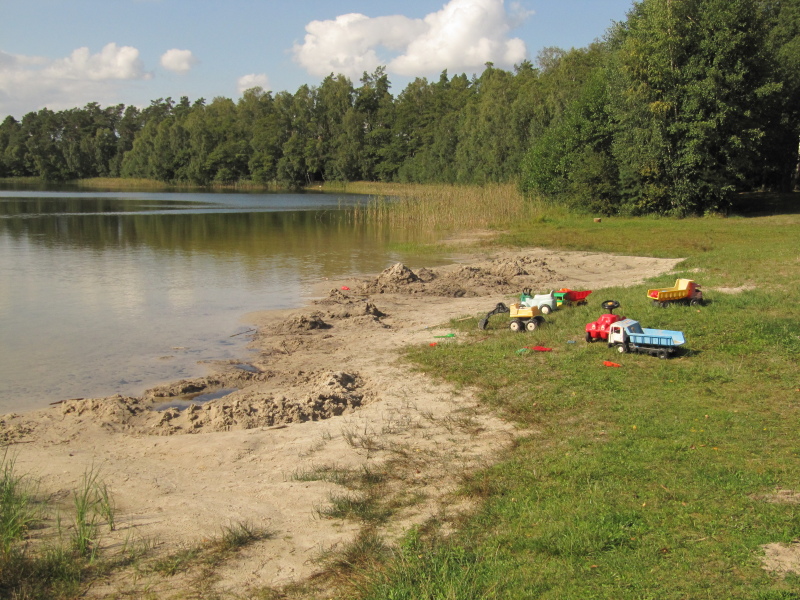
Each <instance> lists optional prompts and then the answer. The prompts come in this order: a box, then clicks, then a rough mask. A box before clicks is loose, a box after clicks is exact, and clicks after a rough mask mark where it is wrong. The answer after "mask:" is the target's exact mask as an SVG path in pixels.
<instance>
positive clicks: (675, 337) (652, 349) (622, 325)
mask: <svg viewBox="0 0 800 600" xmlns="http://www.w3.org/2000/svg"><path fill="white" fill-rule="evenodd" d="M685 341H686V340H684V337H683V332H682V331H669V330H666V329H642V326H641V325H639V321H634V320H633V319H623V320H622V321H617V322H616V323H613V324H612V325H611V328H610V329H609V331H608V345H609V347H611V346H616V347H617V350H618V351H619V352H620V353H623V354H624V353H625V352H646V353H647V354H651V355H654V356H658V357H659V358H667V357H668V356H669V355H670V354H672V353H673V352H675V351H676V350H678V348H679V347H680V346H681V345H683V343H684V342H685Z"/></svg>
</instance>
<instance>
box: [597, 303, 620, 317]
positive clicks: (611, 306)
mask: <svg viewBox="0 0 800 600" xmlns="http://www.w3.org/2000/svg"><path fill="white" fill-rule="evenodd" d="M600 306H601V307H602V308H604V309H606V310H607V311H608V312H609V314H612V315H613V314H614V310H615V309H617V308H619V302H617V301H616V300H605V301H604V302H603V303H602V304H601V305H600Z"/></svg>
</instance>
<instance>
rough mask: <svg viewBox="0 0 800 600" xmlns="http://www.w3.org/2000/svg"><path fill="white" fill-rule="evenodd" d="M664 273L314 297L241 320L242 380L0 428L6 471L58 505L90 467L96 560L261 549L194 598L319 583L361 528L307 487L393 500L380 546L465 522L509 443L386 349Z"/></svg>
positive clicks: (500, 266) (570, 257)
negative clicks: (503, 307)
mask: <svg viewBox="0 0 800 600" xmlns="http://www.w3.org/2000/svg"><path fill="white" fill-rule="evenodd" d="M678 262H680V259H674V260H672V259H653V258H641V257H630V256H610V255H601V254H596V253H585V252H578V253H557V254H555V253H553V252H550V251H545V250H541V249H535V248H534V249H528V250H525V251H515V252H496V253H494V254H491V255H481V256H473V257H472V258H471V259H470V260H468V261H464V262H460V263H458V264H453V265H449V266H447V267H441V268H436V269H430V270H428V269H420V270H418V271H417V272H411V271H409V270H408V269H406V268H404V267H403V266H402V265H395V266H393V267H391V268H389V269H387V270H386V271H384V272H383V273H381V274H380V275H379V276H377V277H372V278H364V279H362V280H357V281H356V280H354V281H346V282H337V283H335V284H334V283H332V282H328V283H326V284H325V285H326V286H328V287H327V289H326V290H325V292H324V293H321V298H320V299H319V300H317V301H315V302H313V303H312V304H310V305H309V306H306V307H304V308H303V309H300V310H293V311H280V312H268V313H259V314H254V315H249V316H248V317H247V321H248V322H251V323H252V324H253V328H254V334H253V340H252V344H253V347H254V348H255V350H256V353H255V358H254V359H253V360H249V361H248V363H247V364H246V365H244V364H218V365H214V366H213V369H212V370H211V372H210V373H209V375H208V376H206V377H204V378H200V379H197V380H192V381H181V382H176V383H173V384H170V385H166V386H162V387H159V388H156V389H153V390H150V391H148V392H147V393H146V394H145V395H144V396H142V397H139V398H130V397H121V396H115V397H110V398H99V399H80V400H70V401H66V402H63V403H61V404H58V405H55V406H53V407H51V408H49V409H46V410H41V411H36V412H31V413H26V414H9V415H4V416H2V417H0V439H1V440H4V441H5V443H7V444H9V445H10V452H11V453H12V455H13V456H14V457H15V460H16V468H17V469H18V470H19V471H21V472H25V473H29V474H30V475H32V476H34V477H36V478H37V479H38V480H39V482H40V487H41V490H42V491H43V492H46V493H48V494H51V495H52V496H53V497H54V498H57V499H58V498H61V499H62V500H63V501H64V504H65V506H66V505H67V504H68V503H69V502H70V501H71V490H73V489H75V488H77V487H80V485H81V480H82V478H83V476H84V473H86V472H87V470H88V469H91V470H92V471H93V472H95V473H99V475H100V479H101V480H102V481H103V482H105V484H106V485H107V486H108V488H109V489H110V491H111V493H112V494H113V497H114V498H115V501H116V507H117V515H116V521H117V529H116V531H113V532H110V531H107V530H106V531H104V532H103V538H102V539H101V540H100V543H101V545H102V547H103V551H104V553H106V554H109V553H113V552H115V551H119V550H120V549H122V548H123V547H127V548H130V547H131V546H132V545H133V544H136V543H140V544H141V545H142V546H143V547H149V548H151V550H152V552H154V553H156V554H160V555H162V556H163V555H169V554H172V553H175V552H176V551H178V550H180V549H182V548H191V547H193V546H196V545H197V544H200V543H202V542H203V540H208V539H211V538H214V537H215V536H219V534H220V532H221V530H222V528H224V527H226V526H231V525H234V524H236V523H247V524H249V525H252V526H255V527H262V528H264V529H266V530H267V531H269V533H270V535H269V537H268V538H267V539H263V540H261V541H258V542H256V543H254V544H251V545H250V546H248V547H247V548H246V549H244V550H243V551H242V552H240V553H238V554H236V555H235V556H233V557H232V558H230V559H229V560H227V561H226V562H225V563H224V564H223V565H222V566H219V567H217V568H216V569H215V572H214V575H213V576H212V577H207V580H206V582H205V585H206V586H207V589H211V590H213V591H214V592H215V593H219V594H226V593H231V594H240V595H246V594H247V593H249V592H252V591H253V590H256V589H258V588H260V587H264V586H280V585H283V584H286V583H289V582H296V581H300V580H303V579H305V578H307V577H309V576H311V575H312V574H313V573H314V572H315V570H317V569H319V564H318V562H317V559H318V558H319V556H320V555H321V554H322V553H324V552H325V551H327V550H331V549H334V550H335V549H337V548H342V547H343V546H344V545H346V544H347V543H349V542H350V541H351V540H352V539H353V536H354V535H355V534H356V533H357V531H358V530H359V529H360V525H359V524H358V523H357V522H354V521H350V520H343V519H335V518H328V517H325V516H323V514H321V513H324V512H325V508H326V507H329V506H330V505H331V498H332V495H333V496H335V495H336V494H343V493H352V492H348V491H347V490H345V488H343V487H342V486H341V485H339V484H337V483H335V482H334V481H326V480H325V479H329V480H330V479H335V478H333V477H320V476H319V475H320V474H321V473H329V474H330V473H339V474H343V473H350V474H353V473H356V474H357V473H371V474H377V475H380V476H381V479H382V480H383V481H384V483H382V484H381V486H382V487H381V488H380V490H381V494H382V496H383V497H384V498H392V499H394V500H393V502H392V506H393V507H394V513H393V515H392V517H391V518H390V519H389V520H388V521H386V522H384V523H383V524H381V525H380V533H381V534H382V535H383V536H384V537H385V538H386V539H388V540H391V539H394V538H395V537H396V536H399V535H401V534H402V533H403V531H405V530H407V529H408V528H409V527H410V526H412V525H413V524H418V523H423V522H425V521H426V520H427V519H430V518H431V517H436V518H438V519H439V520H440V521H442V522H447V520H448V519H451V518H454V517H456V516H457V515H458V513H459V512H460V511H462V510H464V509H468V508H469V507H468V506H467V505H465V504H464V500H463V499H462V500H458V501H456V499H455V497H454V496H453V495H452V494H451V493H452V491H453V490H454V489H455V487H456V486H458V485H459V483H460V482H461V481H463V476H464V474H465V473H469V472H470V471H474V470H475V469H477V468H479V467H481V466H484V465H487V464H490V463H491V462H492V460H493V458H494V456H495V455H496V454H497V453H498V452H499V451H501V450H503V449H504V448H506V447H507V446H508V445H509V444H511V443H513V441H514V439H515V438H516V437H517V436H519V435H520V434H521V433H522V432H519V431H517V430H516V429H515V427H514V426H513V425H512V424H510V423H508V422H505V421H503V420H502V419H500V418H498V417H497V416H495V415H492V414H491V413H489V412H488V411H487V410H485V409H484V408H482V407H481V406H480V405H479V404H478V403H477V402H476V399H475V397H474V394H473V393H472V391H471V390H468V389H454V388H453V387H451V386H449V385H444V384H441V383H437V382H435V381H433V380H431V379H430V378H428V377H427V376H425V375H423V374H420V373H416V372H413V371H412V370H411V369H410V368H409V366H408V365H406V364H404V363H403V362H402V361H401V360H399V350H400V349H402V348H403V347H405V346H408V345H409V344H429V343H431V342H433V341H438V342H441V343H457V339H455V340H454V339H452V338H450V339H447V340H439V339H436V338H434V336H435V335H444V334H446V333H447V332H448V330H447V329H442V328H439V327H441V326H442V324H445V323H447V322H448V321H449V319H451V318H454V317H456V318H458V317H461V316H463V317H470V316H478V315H483V314H485V313H486V312H487V311H488V310H490V309H491V308H493V307H494V305H495V304H496V303H497V302H500V301H506V302H507V301H508V299H509V296H510V295H513V294H518V293H519V291H520V290H521V289H522V288H523V287H531V288H533V289H534V290H538V291H540V292H546V291H548V290H550V289H558V288H561V287H570V288H572V289H594V290H597V289H600V288H602V287H608V286H611V285H634V284H637V283H639V282H641V281H642V280H644V279H646V278H648V277H651V276H654V275H657V274H660V273H664V272H668V271H670V270H672V269H673V268H674V267H675V265H676V264H677V263H678ZM343 287H346V288H348V289H342V288H343ZM218 389H232V392H231V393H229V394H228V395H225V396H224V397H221V398H218V399H215V400H211V401H208V402H205V403H202V404H195V405H193V406H189V408H184V409H183V410H179V409H178V408H166V409H164V408H163V406H164V404H165V403H168V402H169V401H170V400H171V399H172V400H174V399H175V398H177V397H180V396H181V395H183V394H187V393H197V392H209V391H213V390H218ZM160 407H161V408H160ZM159 408H160V409H159ZM365 469H367V470H365ZM193 576H194V577H197V576H198V575H197V573H195V574H194V575H193ZM189 577H190V574H184V575H182V576H174V577H163V576H159V575H157V574H155V573H153V572H148V571H145V570H141V569H139V570H137V571H136V572H135V573H133V572H132V571H130V570H129V572H123V575H120V576H114V577H112V578H110V579H108V580H107V581H105V582H103V583H102V584H97V585H95V586H94V587H93V588H92V589H90V590H88V592H87V595H88V596H89V597H111V596H118V595H121V594H131V595H132V596H138V595H140V594H143V593H145V592H147V593H153V594H155V595H156V597H159V598H167V597H171V596H180V595H181V594H182V593H184V591H185V590H186V589H187V586H191V585H197V582H196V581H195V582H194V583H192V582H190V581H188V579H187V578H189Z"/></svg>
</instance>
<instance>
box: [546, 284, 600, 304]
mask: <svg viewBox="0 0 800 600" xmlns="http://www.w3.org/2000/svg"><path fill="white" fill-rule="evenodd" d="M591 293H592V290H585V291H583V292H577V291H575V290H571V289H569V288H561V289H560V290H558V291H557V292H555V293H554V294H553V295H554V296H555V297H556V304H557V305H558V306H561V305H563V304H567V305H571V304H578V305H582V304H586V298H587V296H588V295H589V294H591Z"/></svg>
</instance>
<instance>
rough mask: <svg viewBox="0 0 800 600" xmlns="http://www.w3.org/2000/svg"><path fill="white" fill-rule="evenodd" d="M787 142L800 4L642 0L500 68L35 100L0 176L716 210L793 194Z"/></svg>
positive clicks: (799, 117)
mask: <svg viewBox="0 0 800 600" xmlns="http://www.w3.org/2000/svg"><path fill="white" fill-rule="evenodd" d="M799 145H800V0H774V1H771V0H643V1H641V2H635V3H633V4H632V7H631V10H630V12H629V13H628V15H627V18H626V20H625V21H624V22H621V23H615V24H614V25H613V26H612V27H611V28H609V30H608V31H607V32H606V34H605V36H604V37H603V39H601V40H597V41H596V42H594V43H592V44H591V45H589V46H588V47H586V48H580V49H574V48H573V49H570V50H564V49H560V48H545V49H543V50H541V51H540V52H539V54H538V56H537V58H536V60H535V62H530V61H525V62H523V63H522V64H519V65H516V66H515V67H514V69H513V71H506V70H503V69H498V68H495V67H494V66H493V65H492V64H487V65H486V69H485V70H484V71H483V72H482V74H481V75H480V76H471V77H469V76H467V75H465V74H459V75H450V74H449V73H448V72H447V71H443V72H442V73H441V75H440V76H439V78H438V80H430V81H429V80H428V79H426V78H417V79H416V80H414V81H413V82H411V83H410V84H408V85H407V86H406V87H405V89H403V90H402V91H401V92H400V93H398V94H397V95H393V94H392V92H391V82H390V81H389V78H388V76H387V74H386V72H385V69H383V68H378V69H376V70H375V71H374V72H373V73H364V75H363V76H362V78H361V80H360V81H359V82H358V85H357V86H356V85H354V84H353V82H352V81H350V79H349V78H347V77H345V76H343V75H336V74H333V73H332V74H331V75H329V76H328V77H326V78H325V79H324V80H323V81H322V82H321V83H320V84H319V85H316V86H309V85H303V86H301V87H300V88H299V89H298V90H297V91H295V92H294V93H291V92H288V91H280V92H276V93H272V92H266V91H264V90H262V89H260V88H254V89H250V90H248V91H246V92H245V93H244V94H243V95H242V97H241V98H239V99H238V100H237V101H234V100H232V99H229V98H224V97H217V98H214V99H213V100H212V101H210V102H208V101H206V100H205V99H203V98H199V99H196V100H194V101H191V100H190V99H189V98H186V97H182V98H180V99H179V100H178V101H174V100H173V99H171V98H166V99H164V98H159V99H157V100H153V101H152V102H151V103H150V105H149V106H147V107H145V108H138V107H135V106H125V105H122V104H119V105H116V106H108V107H102V106H100V105H99V104H97V103H89V104H87V105H86V106H84V107H82V108H73V109H69V110H63V111H59V112H54V111H51V110H49V109H47V108H44V109H41V110H39V111H37V112H31V113H28V114H26V115H25V116H24V117H22V119H21V121H18V120H17V119H15V118H13V117H11V116H8V117H6V118H5V119H4V120H3V122H2V124H1V125H0V178H12V177H34V178H40V179H42V180H45V181H69V180H76V179H85V178H92V177H112V178H147V179H153V180H157V181H161V182H168V183H178V184H189V185H198V186H208V185H217V184H241V183H251V184H255V185H278V186H282V187H302V186H305V185H309V184H312V183H314V182H321V181H396V182H416V183H452V184H478V185H481V184H486V183H496V182H515V183H517V184H518V185H519V187H520V189H521V190H522V191H523V192H524V193H525V194H526V195H528V196H537V197H540V198H545V199H547V200H549V201H552V202H554V203H558V204H563V205H566V206H568V207H570V208H571V209H574V210H579V211H589V212H595V213H600V214H630V215H636V214H664V215H677V216H684V215H693V214H706V213H712V212H725V211H727V210H729V209H730V207H731V206H732V202H733V199H734V197H735V195H736V194H738V193H739V192H742V191H750V190H756V189H758V190H775V191H791V190H793V189H795V188H796V186H797V185H798V147H799Z"/></svg>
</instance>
